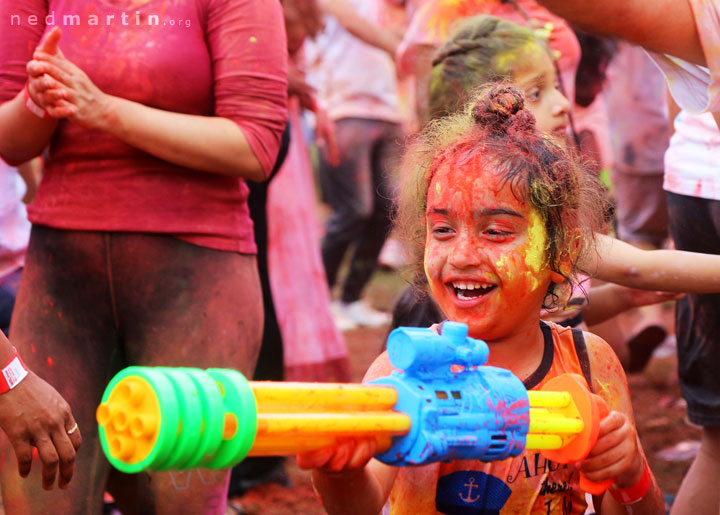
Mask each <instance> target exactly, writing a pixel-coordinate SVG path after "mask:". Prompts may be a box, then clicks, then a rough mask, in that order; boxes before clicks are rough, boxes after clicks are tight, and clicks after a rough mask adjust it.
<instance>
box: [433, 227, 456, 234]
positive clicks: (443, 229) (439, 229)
mask: <svg viewBox="0 0 720 515" xmlns="http://www.w3.org/2000/svg"><path fill="white" fill-rule="evenodd" d="M452 232H453V230H452V229H451V228H450V227H448V226H446V225H439V226H436V227H433V228H432V233H433V235H434V236H436V237H442V236H447V235H449V234H452Z"/></svg>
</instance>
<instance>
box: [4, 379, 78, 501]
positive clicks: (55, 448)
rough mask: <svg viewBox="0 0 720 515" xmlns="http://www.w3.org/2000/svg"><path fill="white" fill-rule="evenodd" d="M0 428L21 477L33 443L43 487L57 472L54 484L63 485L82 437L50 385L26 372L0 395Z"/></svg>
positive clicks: (27, 471) (27, 467) (26, 471)
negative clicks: (13, 455) (8, 389)
mask: <svg viewBox="0 0 720 515" xmlns="http://www.w3.org/2000/svg"><path fill="white" fill-rule="evenodd" d="M0 427H2V429H3V431H5V434H7V437H8V440H9V441H10V444H11V445H12V446H13V449H14V451H15V455H16V456H17V460H18V472H19V473H20V475H21V476H22V477H27V475H28V474H30V468H31V466H32V457H33V446H34V447H37V453H38V455H39V457H40V461H42V486H43V488H44V489H46V490H51V489H52V487H53V483H54V482H55V475H56V473H58V472H59V477H58V486H59V487H60V488H67V486H68V483H69V482H70V479H71V478H72V475H73V471H74V469H75V455H76V451H77V450H78V448H79V447H80V444H81V443H82V436H80V430H79V429H78V428H77V424H76V423H75V419H74V418H73V416H72V413H71V412H70V406H68V403H67V402H65V400H64V399H63V398H62V397H61V396H60V394H59V393H58V392H57V391H56V390H55V389H54V388H53V387H52V386H50V385H49V384H48V383H46V382H45V381H43V380H42V379H40V378H39V377H38V376H36V375H35V374H34V373H32V372H29V373H28V375H27V377H26V378H25V379H23V381H22V382H21V383H20V384H18V385H17V386H16V387H15V388H13V389H12V390H10V391H9V392H6V393H4V394H2V395H0ZM68 431H71V432H72V433H71V434H68Z"/></svg>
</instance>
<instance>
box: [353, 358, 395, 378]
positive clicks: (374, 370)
mask: <svg viewBox="0 0 720 515" xmlns="http://www.w3.org/2000/svg"><path fill="white" fill-rule="evenodd" d="M393 370H397V369H396V368H395V367H393V366H392V363H390V358H389V357H388V353H387V351H383V353H382V354H380V355H379V356H378V357H377V358H375V361H373V362H372V364H371V365H370V368H368V369H367V372H365V376H364V377H363V380H362V382H363V383H367V382H368V381H372V380H373V379H377V378H379V377H385V376H389V375H390V374H391V373H392V371H393Z"/></svg>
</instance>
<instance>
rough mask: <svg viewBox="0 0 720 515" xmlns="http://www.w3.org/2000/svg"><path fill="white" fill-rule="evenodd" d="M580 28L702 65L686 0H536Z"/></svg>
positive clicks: (699, 48)
mask: <svg viewBox="0 0 720 515" xmlns="http://www.w3.org/2000/svg"><path fill="white" fill-rule="evenodd" d="M538 3H539V4H540V5H543V6H545V7H547V8H548V9H549V10H551V11H552V12H554V13H555V14H557V15H558V16H560V17H562V18H565V19H566V20H568V21H569V22H570V23H573V24H575V25H578V26H579V27H581V28H582V29H584V30H587V31H589V32H595V33H597V34H601V35H604V36H616V37H620V38H623V39H627V40H628V41H630V42H632V43H635V44H637V45H641V46H643V47H645V48H647V49H648V50H652V51H654V52H658V53H661V54H669V55H673V56H675V57H679V58H681V59H684V60H686V61H689V62H691V63H696V64H702V65H705V54H704V53H703V49H702V46H701V44H700V38H699V37H698V33H697V29H696V28H695V20H694V18H693V13H692V10H691V7H690V3H689V1H688V0H653V1H652V2H648V1H647V0H603V1H602V2H598V1H597V0H572V1H568V0H538Z"/></svg>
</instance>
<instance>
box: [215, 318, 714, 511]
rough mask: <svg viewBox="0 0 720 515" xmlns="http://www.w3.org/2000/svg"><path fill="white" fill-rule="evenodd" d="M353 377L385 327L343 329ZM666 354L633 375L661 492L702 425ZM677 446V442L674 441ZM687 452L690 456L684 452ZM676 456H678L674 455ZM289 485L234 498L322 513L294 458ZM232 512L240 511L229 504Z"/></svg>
mask: <svg viewBox="0 0 720 515" xmlns="http://www.w3.org/2000/svg"><path fill="white" fill-rule="evenodd" d="M345 336H346V340H347V344H348V348H349V351H350V356H351V361H352V367H353V374H354V378H355V379H359V378H361V377H362V375H363V373H364V371H365V369H366V368H367V366H368V365H369V363H370V362H371V361H372V360H373V359H374V357H375V356H376V355H377V353H378V352H379V351H380V347H381V345H382V342H383V341H384V338H385V336H386V330H385V329H372V330H370V329H363V330H354V331H348V332H346V333H345ZM665 354H666V355H665V356H664V357H654V358H653V359H652V360H651V362H650V364H649V365H648V367H647V368H646V369H645V371H644V373H643V374H641V375H632V376H630V377H629V384H630V390H631V394H632V399H633V406H634V409H635V416H636V422H637V426H638V430H639V434H640V437H641V440H642V443H643V448H644V449H645V452H646V453H647V455H648V460H649V463H650V467H651V469H652V470H653V472H654V474H655V477H656V478H657V479H658V482H659V483H660V486H661V488H662V489H663V492H665V493H669V494H674V493H676V492H677V490H678V487H679V485H680V482H681V481H682V477H683V475H684V474H685V472H686V471H687V468H688V467H689V465H690V463H691V461H692V449H693V445H694V442H695V441H697V440H698V439H699V435H700V431H699V430H698V429H697V428H694V427H691V426H690V425H688V424H687V423H686V421H685V406H684V403H683V401H682V398H681V397H680V388H679V386H678V385H677V380H676V379H675V367H676V361H675V357H674V354H673V353H672V349H670V352H666V353H665ZM675 446H677V447H675ZM671 448H672V449H674V450H675V451H677V452H676V454H680V456H678V458H685V459H679V460H678V461H669V460H667V459H662V458H661V457H659V456H658V453H659V452H661V451H663V450H665V451H667V450H668V449H671ZM682 454H686V455H687V456H684V457H683V456H682ZM676 459H677V458H676ZM286 468H287V471H288V474H289V476H290V479H291V481H292V487H291V488H285V487H281V486H279V485H267V486H263V487H259V488H257V489H255V490H251V491H250V492H248V493H247V494H246V495H245V496H244V497H238V498H234V499H232V502H233V504H234V505H235V506H237V507H238V508H241V510H242V513H245V514H247V515H261V514H262V515H299V514H302V515H315V514H323V513H325V511H324V510H323V509H322V507H321V505H320V503H319V502H318V501H317V499H316V498H315V495H314V493H313V490H312V485H311V483H310V480H309V474H308V473H306V472H304V471H302V470H299V469H298V468H297V466H296V465H295V462H294V459H292V458H289V459H288V460H287V465H286ZM228 513H237V511H236V510H232V511H231V510H229V511H228Z"/></svg>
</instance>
